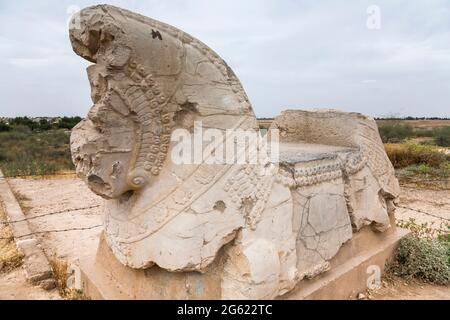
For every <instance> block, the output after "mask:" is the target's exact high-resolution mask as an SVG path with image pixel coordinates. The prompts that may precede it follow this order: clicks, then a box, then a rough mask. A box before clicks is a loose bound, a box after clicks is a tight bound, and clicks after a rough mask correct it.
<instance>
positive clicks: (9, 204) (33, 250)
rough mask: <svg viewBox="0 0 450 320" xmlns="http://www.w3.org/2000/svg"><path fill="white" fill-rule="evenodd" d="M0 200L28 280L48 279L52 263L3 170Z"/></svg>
mask: <svg viewBox="0 0 450 320" xmlns="http://www.w3.org/2000/svg"><path fill="white" fill-rule="evenodd" d="M0 200H1V201H0V205H2V207H3V209H4V212H5V213H6V215H7V219H8V221H9V222H11V223H10V226H11V230H12V233H13V236H14V240H15V242H16V245H17V248H18V249H19V250H20V251H21V253H22V254H23V266H24V270H25V275H26V278H27V280H28V281H30V282H31V283H32V284H40V283H41V281H44V280H48V279H49V278H51V277H52V276H53V270H52V268H51V266H50V263H49V262H48V260H47V257H46V256H45V254H44V251H43V250H42V249H41V248H40V247H39V245H38V242H37V240H36V239H35V238H34V234H33V232H32V231H31V229H30V227H29V225H28V221H27V219H26V216H25V215H24V213H23V211H22V208H21V207H20V204H19V202H18V201H17V199H16V197H15V196H14V194H13V192H12V190H11V188H10V186H9V184H8V182H7V181H6V179H5V178H4V176H3V173H2V172H1V171H0ZM0 270H1V266H0ZM49 281H51V279H50V280H49Z"/></svg>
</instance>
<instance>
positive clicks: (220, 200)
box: [70, 5, 399, 299]
mask: <svg viewBox="0 0 450 320" xmlns="http://www.w3.org/2000/svg"><path fill="white" fill-rule="evenodd" d="M75 18H76V19H78V21H77V23H74V24H72V25H73V26H74V27H73V28H71V29H70V39H71V42H72V46H73V49H74V51H75V52H76V53H77V54H78V55H80V56H81V57H83V58H85V59H87V60H88V61H90V62H92V65H91V66H89V67H88V70H87V74H88V77H89V81H90V84H91V88H92V94H91V98H92V101H93V103H94V105H93V106H92V108H91V110H90V111H89V113H88V115H87V117H86V119H84V120H83V121H82V122H80V123H79V124H78V125H77V126H76V127H75V128H74V129H73V132H72V135H71V150H72V157H73V161H74V163H75V165H76V171H77V174H78V176H79V177H80V178H81V179H83V180H84V181H85V182H86V184H87V185H88V187H89V188H90V189H91V190H92V191H93V192H95V193H96V194H98V195H100V196H102V197H103V198H104V199H105V206H104V236H105V239H106V242H107V244H108V246H109V247H110V249H111V251H112V252H113V254H114V256H115V257H116V258H117V260H119V261H120V262H121V263H122V264H123V265H125V266H127V267H128V268H133V269H147V268H152V267H154V265H155V264H156V265H157V266H159V267H160V268H162V269H165V270H167V271H170V272H190V271H198V272H202V273H205V272H214V271H211V270H210V269H209V268H208V267H209V266H211V265H212V263H213V261H215V259H217V258H218V256H220V257H221V261H224V264H223V270H222V269H221V271H220V272H221V274H220V275H219V277H220V279H221V284H220V286H221V297H222V298H225V299H227V298H244V299H263V298H275V297H277V296H280V295H282V294H284V293H287V292H289V291H290V290H292V289H293V288H294V287H295V285H296V284H297V283H298V282H299V281H300V280H302V279H303V278H311V277H314V276H316V275H318V274H320V273H322V272H326V271H327V270H328V269H329V268H330V265H331V264H330V261H332V259H333V257H335V256H336V254H337V253H338V252H339V250H340V248H341V246H342V245H343V244H344V243H346V242H348V241H351V239H352V237H353V236H354V232H358V231H359V230H360V229H361V228H364V227H365V226H368V225H370V226H373V227H374V228H375V229H376V230H377V231H384V230H386V229H387V228H389V218H388V211H389V213H390V212H391V211H392V210H391V208H392V204H393V201H394V200H395V199H396V197H397V196H398V191H399V188H398V182H397V180H396V179H395V176H394V171H393V168H392V166H391V164H390V162H389V160H388V158H387V156H386V154H385V152H384V149H383V145H382V143H381V140H380V137H379V134H378V131H377V127H376V124H375V122H374V121H373V120H372V119H370V118H368V117H365V116H363V115H360V114H355V113H344V112H339V111H336V110H321V111H312V112H308V111H300V110H290V111H286V112H283V113H282V114H281V115H280V116H278V117H277V118H276V119H275V120H274V121H273V124H272V129H277V130H279V133H280V135H279V141H280V145H279V154H278V156H279V157H278V158H279V161H274V160H272V158H270V157H269V156H268V151H267V150H265V149H263V148H259V146H258V147H257V151H258V152H259V153H262V154H263V157H262V158H263V161H258V162H257V163H251V162H248V161H247V162H244V163H242V162H239V161H238V162H228V161H224V162H220V161H217V159H218V158H219V155H220V152H219V151H220V150H221V147H223V146H225V145H226V146H227V147H226V148H225V153H226V155H224V156H228V154H229V153H230V150H234V148H235V147H239V146H240V145H242V141H241V142H239V141H240V140H239V138H240V137H241V135H242V134H243V133H246V134H248V133H250V136H251V137H254V139H256V140H252V141H260V140H261V139H262V136H261V135H260V133H259V130H258V125H257V120H256V117H255V115H254V113H253V110H252V106H251V104H250V102H249V100H248V98H247V95H246V94H245V91H244V89H243V87H242V85H241V84H240V82H239V80H238V78H237V77H236V75H235V74H234V72H233V71H232V70H231V69H230V68H229V67H228V66H227V64H226V63H225V62H224V61H223V60H222V59H221V58H220V57H219V56H218V55H217V54H216V53H214V52H213V51H212V50H211V49H209V48H208V47H207V46H206V45H205V44H203V43H201V42H200V41H198V40H197V39H195V38H193V37H192V36H190V35H188V34H186V33H184V32H183V31H181V30H178V29H176V28H174V27H172V26H170V25H168V24H165V23H162V22H159V21H156V20H153V19H150V18H147V17H143V16H141V15H138V14H135V13H132V12H129V11H127V10H123V9H120V8H116V7H113V6H109V5H100V6H94V7H89V8H86V9H84V10H82V11H81V12H80V13H79V15H78V16H76V17H75ZM199 123H201V125H202V128H206V129H210V130H214V131H209V134H210V135H211V132H214V135H215V137H216V138H217V137H220V139H218V138H217V139H214V140H212V139H211V140H208V139H207V140H208V142H206V143H200V144H199V145H200V158H199V157H198V153H196V151H198V150H197V149H196V146H197V147H198V145H197V144H196V143H197V142H198V141H197V140H195V137H196V134H198V133H199V132H200V133H202V131H201V128H200V129H199V127H198V124H199ZM179 130H184V131H182V132H187V133H188V134H189V135H190V134H192V135H193V136H194V138H193V139H192V141H191V140H189V141H191V142H192V146H193V151H192V154H191V150H187V149H182V150H181V151H182V152H180V143H181V140H180V141H177V140H176V139H174V137H175V136H176V133H179V132H180V131H179ZM236 132H238V133H239V134H237V135H235V133H236ZM273 132H276V131H275V130H273ZM274 134H275V133H272V131H271V132H270V134H269V135H268V137H269V140H270V141H274V139H275V135H274ZM200 136H201V135H200ZM189 137H191V136H189ZM210 138H211V137H210ZM189 139H190V138H189ZM196 141H197V142H196ZM230 141H231V143H230ZM243 145H244V151H245V152H244V153H246V152H247V151H249V150H250V149H251V148H252V147H254V145H255V144H254V143H250V144H249V145H247V144H246V143H245V141H244V143H243ZM230 148H231V149H230ZM264 150H265V151H264ZM271 150H273V149H271ZM181 154H183V157H186V159H189V160H192V161H187V162H186V161H185V162H181V163H180V162H177V161H175V160H174V157H175V156H176V155H181ZM251 154H253V153H251V152H249V155H251ZM249 157H250V156H249ZM212 159H214V161H212ZM219 160H220V159H219ZM352 227H353V228H352ZM218 272H219V271H218Z"/></svg>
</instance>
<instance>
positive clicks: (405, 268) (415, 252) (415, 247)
mask: <svg viewBox="0 0 450 320" xmlns="http://www.w3.org/2000/svg"><path fill="white" fill-rule="evenodd" d="M449 249H450V246H449V243H448V242H446V241H440V240H439V239H428V238H421V237H418V236H417V235H415V234H411V235H408V236H406V237H405V238H403V239H402V240H401V241H400V244H399V247H398V248H397V250H396V251H395V254H394V261H393V262H392V263H391V264H390V265H389V266H388V271H390V272H392V273H394V274H395V275H398V276H401V277H403V278H406V279H411V278H416V279H420V280H423V281H425V282H430V283H434V284H440V285H448V284H450V260H449Z"/></svg>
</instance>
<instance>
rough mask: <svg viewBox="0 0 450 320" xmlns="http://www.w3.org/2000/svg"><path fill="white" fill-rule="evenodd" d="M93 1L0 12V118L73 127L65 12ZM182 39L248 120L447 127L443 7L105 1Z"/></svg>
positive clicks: (449, 79) (75, 65)
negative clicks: (313, 113) (296, 113)
mask: <svg viewBox="0 0 450 320" xmlns="http://www.w3.org/2000/svg"><path fill="white" fill-rule="evenodd" d="M101 2H102V1H88V0H83V1H76V0H63V1H50V0H43V1H39V2H37V1H32V0H23V1H20V2H19V1H16V2H2V3H1V4H0V69H1V70H2V75H3V77H1V78H0V116H3V115H7V116H14V115H84V114H85V113H86V112H87V110H88V109H89V107H90V105H91V102H90V99H89V86H88V81H87V78H86V73H85V70H84V69H85V67H86V66H87V65H88V63H87V62H85V61H83V60H82V59H81V58H79V57H77V56H76V55H75V54H74V53H73V52H72V49H71V47H70V42H69V39H68V30H67V29H68V28H67V21H68V18H69V16H70V13H72V12H73V11H71V10H70V9H71V8H73V7H77V6H78V7H80V8H83V7H86V6H88V5H92V4H97V3H101ZM110 3H111V4H114V5H118V6H121V7H125V8H128V9H130V10H133V11H136V12H139V13H141V14H144V15H147V16H150V17H152V18H155V19H158V20H161V21H164V22H167V23H170V24H172V25H174V26H176V27H179V28H181V29H182V30H184V31H186V32H188V33H191V34H192V35H193V36H195V37H197V38H199V39H200V40H202V41H203V42H205V43H206V44H208V45H209V46H210V47H211V48H213V49H214V50H216V51H217V52H218V53H219V54H220V55H221V56H222V57H223V58H224V59H225V60H226V61H227V62H228V63H229V64H230V66H232V68H233V69H234V70H235V72H236V74H237V75H238V76H239V77H240V78H241V81H242V83H243V85H244V87H245V89H246V91H247V93H248V95H249V97H250V99H251V101H252V103H253V106H254V109H255V112H256V113H257V115H258V116H273V115H276V114H278V113H279V112H280V111H281V110H283V109H286V108H313V107H314V108H316V107H323V108H329V107H335V108H340V109H343V110H348V111H359V112H363V113H366V114H370V115H386V114H403V115H416V116H421V115H427V116H450V19H448V17H449V14H450V3H449V2H448V1H445V0H429V1H421V0H414V1H411V0H410V1H406V0H402V1H395V2H393V1H388V0H378V1H376V3H375V4H376V5H377V6H378V7H379V8H380V9H381V29H380V30H368V29H367V27H366V20H367V17H368V16H367V13H366V9H367V7H368V6H369V5H372V4H374V3H372V1H366V0H364V1H356V0H355V1H346V2H337V1H332V0H326V1H324V0H322V1H312V0H310V1H297V0H281V1H275V0H267V1H262V0H249V1H238V0H235V1H226V2H225V1H219V0H188V1H181V0H165V1H162V0H157V1H124V0H122V1H121V0H115V1H114V0H113V1H110Z"/></svg>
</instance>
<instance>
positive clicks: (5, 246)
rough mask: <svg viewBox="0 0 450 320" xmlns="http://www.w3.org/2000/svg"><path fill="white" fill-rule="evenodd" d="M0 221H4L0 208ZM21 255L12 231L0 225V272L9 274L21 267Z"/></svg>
mask: <svg viewBox="0 0 450 320" xmlns="http://www.w3.org/2000/svg"><path fill="white" fill-rule="evenodd" d="M0 221H6V217H5V214H4V212H3V209H2V208H1V206H0ZM22 258H23V255H22V253H21V252H20V251H19V250H18V249H17V247H16V243H15V242H14V237H13V234H12V230H11V228H10V227H9V226H7V225H3V224H0V272H9V271H11V270H13V269H15V268H18V267H20V266H21V265H22Z"/></svg>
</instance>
